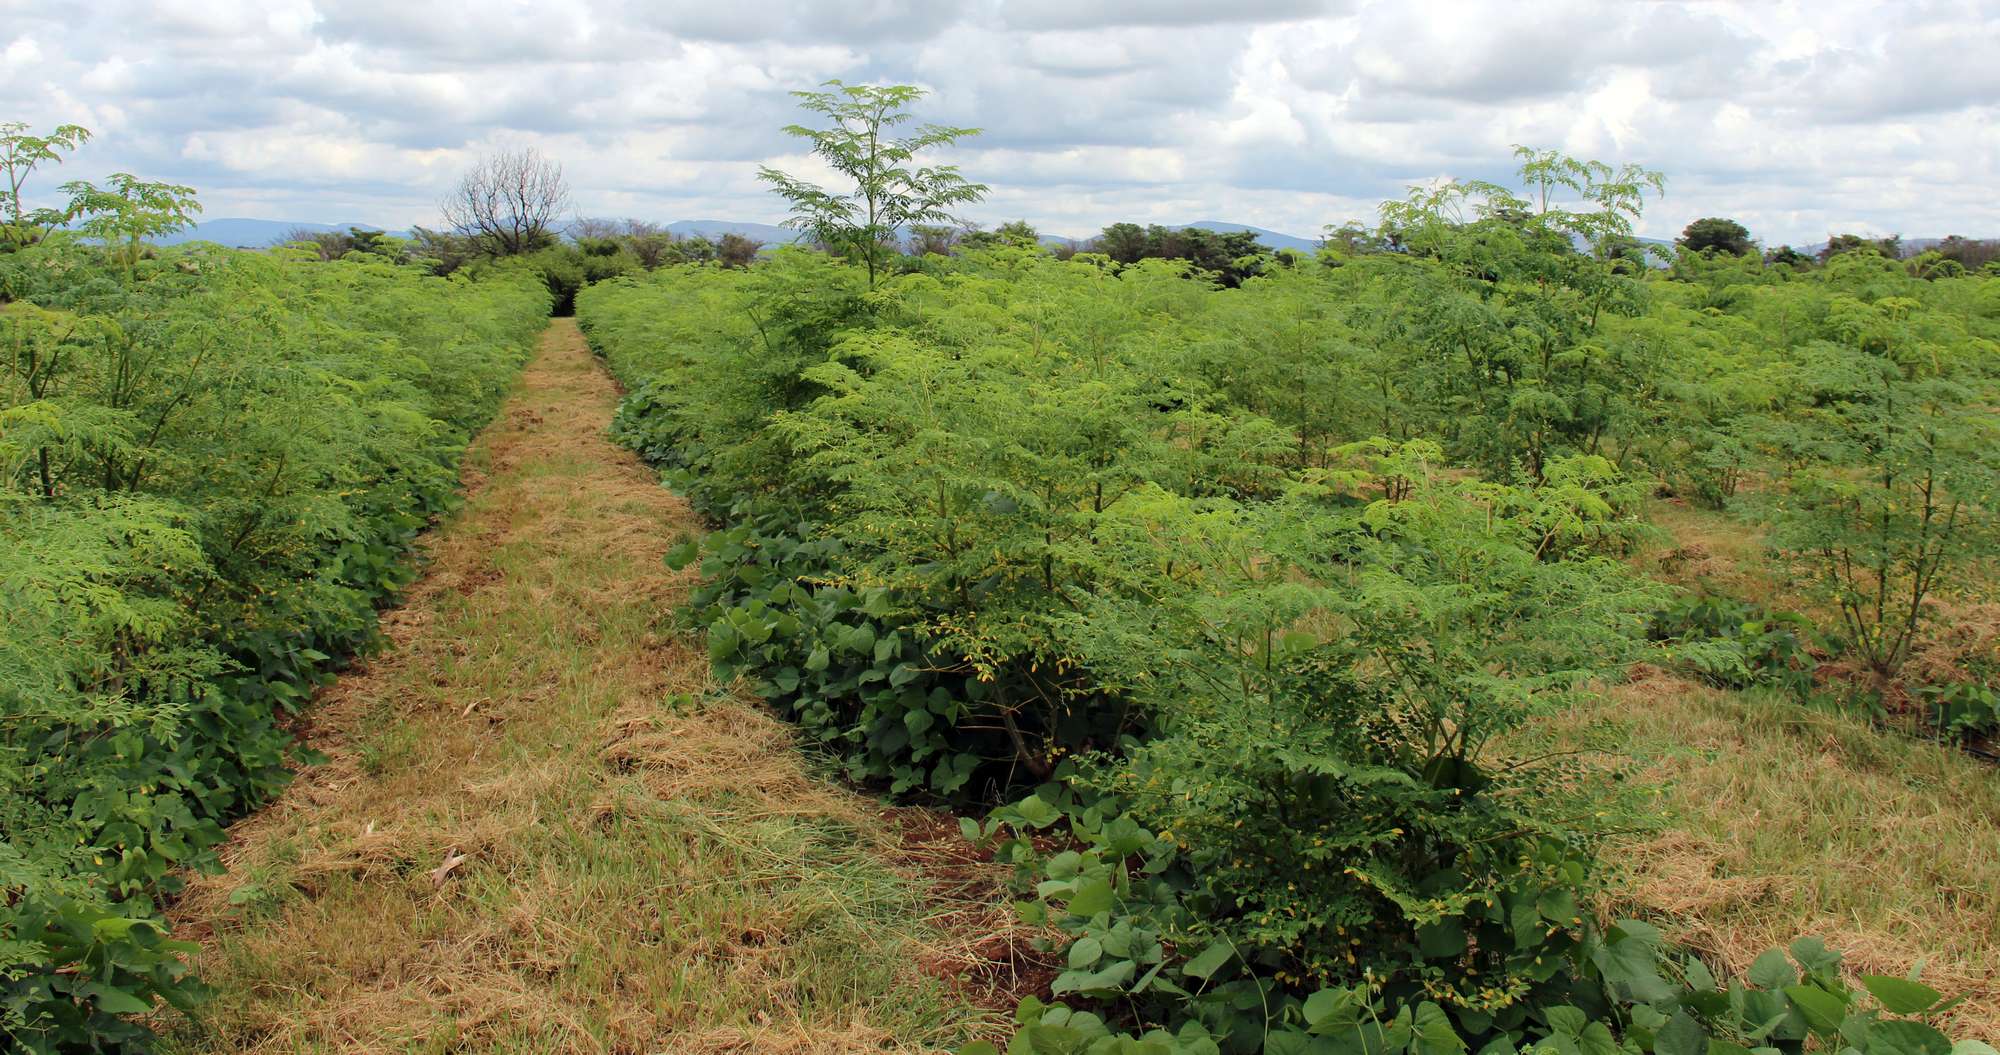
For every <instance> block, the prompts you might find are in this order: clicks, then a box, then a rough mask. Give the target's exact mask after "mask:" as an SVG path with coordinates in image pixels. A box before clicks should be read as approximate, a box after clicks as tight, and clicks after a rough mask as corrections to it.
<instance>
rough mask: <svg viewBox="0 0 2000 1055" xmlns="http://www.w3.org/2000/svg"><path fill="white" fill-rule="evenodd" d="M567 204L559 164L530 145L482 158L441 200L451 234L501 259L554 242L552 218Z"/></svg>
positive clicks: (553, 219) (566, 185) (566, 194)
mask: <svg viewBox="0 0 2000 1055" xmlns="http://www.w3.org/2000/svg"><path fill="white" fill-rule="evenodd" d="M568 206H569V183H568V182H567V181H565V180H564V179H563V171H562V165H560V164H558V163H557V162H555V161H554V160H552V159H550V158H546V157H543V156H542V152H541V151H539V150H536V149H535V148H534V147H518V148H507V149H503V150H499V151H496V152H495V153H492V154H488V155H486V156H485V157H483V158H480V159H479V163H478V164H477V165H474V166H473V167H472V170H471V171H469V172H467V173H466V174H465V176H464V177H463V178H461V179H460V180H459V181H458V189H457V190H455V191H453V192H452V194H451V196H450V197H448V198H446V199H445V200H444V203H443V210H444V220H445V223H447V224H449V225H450V226H451V229H452V230H453V231H456V232H457V233H459V234H461V235H464V236H466V237H468V238H474V239H477V240H479V241H480V242H483V243H485V244H486V246H487V247H488V248H489V249H491V250H492V251H493V252H494V253H495V254H497V255H499V256H513V255H515V254H517V253H528V252H533V251H534V250H536V249H540V248H542V247H543V246H546V245H548V244H549V243H550V242H552V241H554V240H555V230H554V224H555V220H556V217H558V216H561V215H562V214H563V210H564V209H566V208H567V207H568Z"/></svg>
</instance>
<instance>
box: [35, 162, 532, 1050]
mask: <svg viewBox="0 0 2000 1055" xmlns="http://www.w3.org/2000/svg"><path fill="white" fill-rule="evenodd" d="M121 187H122V191H117V192H113V193H114V194H117V195H118V196H120V198H121V200H123V201H126V202H127V204H129V205H130V208H129V209H124V208H122V207H121V208H118V209H114V208H104V209H99V208H97V207H96V206H91V207H90V209H89V210H88V211H93V212H95V213H97V214H98V215H101V216H104V217H108V218H109V219H107V220H106V221H105V222H106V224H107V225H108V226H106V227H105V228H104V230H103V232H101V233H102V234H103V235H104V237H105V242H106V246H105V248H103V249H97V248H93V247H91V246H87V245H80V244H76V243H73V242H66V243H64V244H44V245H41V246H37V247H32V248H27V249H24V250H22V251H20V252H17V253H13V254H9V255H7V256H4V257H0V294H3V295H0V536H4V537H5V538H6V539H7V542H8V544H7V545H6V546H4V547H0V598H4V602H5V607H6V610H7V612H8V621H7V627H6V630H5V632H4V633H0V832H3V833H4V835H5V838H4V839H0V845H4V846H5V847H6V849H5V850H4V851H0V887H4V889H5V891H6V896H5V898H4V908H0V1035H4V1036H6V1037H7V1038H8V1039H9V1041H10V1043H11V1045H12V1046H13V1047H14V1048H15V1049H17V1050H27V1051H70V1050H98V1048H99V1046H101V1045H107V1044H115V1043H125V1042H131V1043H137V1042H139V1041H141V1040H142V1038H143V1031H142V1030H141V1029H140V1027H138V1026H135V1025H133V1024H131V1023H130V1022H129V1021H126V1020H123V1019H121V1018H120V1017H118V1016H120V1015H124V1014H130V1013H134V1012H140V1011H144V1010H147V1009H148V1008H150V1006H151V1005H152V1002H153V1000H154V999H155V998H163V999H165V1000H168V1001H170V1002H173V1003H177V1004H182V1003H186V1002H188V1001H190V1000H192V999H194V998H196V997H197V996H198V995H199V992H200V990H199V986H198V984H196V983H195V982H193V981H192V980H191V979H189V978H187V977H186V976H185V968H184V967H183V966H182V965H181V963H180V962H179V958H178V956H177V953H178V952H179V951H181V950H182V949H183V948H184V947H183V946H181V945H178V944H176V943H173V942H171V941H168V940H167V939H166V937H165V933H164V928H163V926H162V924H161V923H160V921H159V917H158V913H157V901H158V899H159V898H160V897H162V896H166V895H171V894H172V893H173V891H174V890H175V889H176V887H177V885H178V883H179V882H180V879H179V876H180V875H181V874H182V873H183V872H184V871H185V870H187V869H206V868H214V867H216V857H215V847H216V845H217V844H218V843H220V842H221V840H222V828H221V825H222V824H223V823H224V822H226V821H228V820H229V819H231V818H233V817H234V816H236V815H238V814H240V813H241V812H243V811H244V810H245V809H247V808H249V807H251V806H254V805H256V804H257V803H259V802H261V801H263V800H265V799H267V798H269V797H270V795H271V794H272V793H274V792H275V791H276V790H278V789H279V788H280V787H282V786H283V785H284V783H285V781H286V779H287V777H288V764H289V762H290V761H291V756H292V753H293V747H292V738H291V736H290V735H289V734H288V733H287V732H286V730H285V727H284V723H285V720H286V719H287V717H288V716H289V715H291V714H292V713H293V712H295V711H296V710H297V708H298V707H299V706H300V705H301V704H302V703H303V702H304V701H305V699H306V697H307V696H308V695H309V694H310V692H311V691H312V689H313V687H314V686H315V685H317V684H319V683H320V682H322V681H323V680H324V679H325V678H326V677H328V671H329V670H330V669H331V666H332V665H333V664H334V663H335V662H336V661H337V660H338V659H340V658H341V657H346V656H349V655H352V654H354V653H357V652H360V651H364V650H365V649H367V648H368V647H370V646H371V645H372V644H373V643H374V641H375V635H376V630H375V608H376V606H377V605H378V604H380V603H381V602H383V601H384V600H385V599H387V598H390V597H393V596H394V594H395V593H396V592H397V591H398V590H399V589H401V588H402V587H403V586H405V585H407V584H408V583H409V581H410V577H411V571H410V568H409V565H408V561H407V559H406V551H407V548H408V546H409V544H410V542H411V540H412V539H413V538H414V536H415V534H416V532H417V531H418V530H419V529H420V528H421V527H422V526H423V525H424V524H425V523H426V522H427V521H428V519H429V518H430V517H432V516H433V515H435V514H437V513H438V512H439V511H441V510H443V509H445V508H447V507H448V505H449V503H450V502H451V499H452V493H453V489H454V487H455V483H456V474H455V471H454V468H455V463H456V459H457V457H458V455H459V453H460V452H461V451H462V450H463V449H464V446H465V443H466V441H467V439H468V437H469V435H470V433H471V430H472V429H473V428H474V427H476V426H477V425H479V424H480V423H482V422H483V421H484V420H485V418H486V417H487V416H488V415H490V414H491V413H492V411H493V408H494V407H495V406H496V405H497V404H498V401H499V398H500V396H501V393H502V390H503V389H504V388H505V386H506V385H507V383H508V380H509V378H510V377H511V375H512V373H513V371H514V370H515V369H516V368H517V367H518V365H519V364H520V362H521V361H522V359H523V358H524V356H525V353H526V349H527V347H528V346H529V343H530V341H531V339H532V337H533V335H534V333H535V332H536V330H537V329H538V327H539V324H540V320H541V318H542V317H543V316H544V315H545V314H546V311H547V307H548V301H547V298H546V295H545V294H544V293H543V290H542V288H541V286H540V284H539V283H536V282H534V281H532V280H531V279H528V278H525V277H523V276H519V275H515V276H506V277H495V278H493V279H491V280H488V281H483V282H480V283H469V282H466V281H463V280H446V279H440V278H432V277H429V276H427V275H425V274H424V273H422V272H421V271H419V270H417V269H414V268H408V267H402V266H397V265H394V264H392V263H390V262H388V261H387V260H385V259H382V258H379V257H376V258H368V257H363V256H360V255H357V257H358V258H356V259H350V260H346V261H342V262H337V263H320V262H318V261H312V260H308V259H306V258H305V256H304V254H300V253H296V252H294V251H282V252H277V253H273V254H255V253H241V252H232V251H220V250H215V249H213V248H190V249H186V250H175V251H169V252H163V253H154V252H152V251H151V250H150V249H147V248H146V247H144V246H143V243H142V242H140V241H139V239H141V238H143V237H145V236H146V235H147V234H150V233H155V231H156V230H157V227H156V226H148V225H154V224H155V221H154V220H153V219H147V217H148V216H154V217H169V214H174V213H176V212H177V211H184V210H185V209H186V208H187V206H188V203H187V202H185V201H184V200H182V198H181V197H180V191H179V189H177V188H169V189H167V190H165V191H160V192H159V193H163V194H166V198H165V199H163V200H162V201H161V202H158V203H155V202H154V201H153V197H154V194H155V192H154V191H153V190H149V189H147V188H145V187H142V186H139V185H136V184H131V185H123V184H121ZM123 192H130V193H129V194H125V193H123ZM163 222H164V221H163ZM114 236H116V237H114Z"/></svg>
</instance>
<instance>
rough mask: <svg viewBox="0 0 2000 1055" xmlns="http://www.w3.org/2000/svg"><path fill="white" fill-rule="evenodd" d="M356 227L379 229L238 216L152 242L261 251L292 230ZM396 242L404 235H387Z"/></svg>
mask: <svg viewBox="0 0 2000 1055" xmlns="http://www.w3.org/2000/svg"><path fill="white" fill-rule="evenodd" d="M350 227H359V228H362V229H364V230H369V231H380V230H382V229H383V228H381V227H379V226H377V225H375V224H372V223H304V222H301V221H295V220H252V219H246V218H244V217H239V216H229V217H222V218H219V219H214V220H203V221H202V222H200V223H198V224H195V225H194V226H193V227H190V228H188V229H187V230H185V231H178V232H175V233H174V234H168V235H161V236H160V237H158V238H155V239H153V242H154V244H155V245H180V244H182V243H184V242H214V243H215V244H217V245H226V246H230V247H232V248H237V249H261V248H263V247H264V246H267V245H270V244H272V243H274V242H276V241H277V240H278V239H280V238H283V237H284V236H286V235H288V234H291V233H292V232H293V231H296V230H306V231H345V230H347V229H348V228H350ZM388 233H390V234H392V235H395V236H396V237H398V238H408V237H409V236H410V232H408V231H390V232H388Z"/></svg>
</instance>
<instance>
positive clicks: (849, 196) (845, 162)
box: [757, 80, 986, 286]
mask: <svg viewBox="0 0 2000 1055" xmlns="http://www.w3.org/2000/svg"><path fill="white" fill-rule="evenodd" d="M822 87H824V88H827V89H829V90H827V91H798V92H793V93H792V95H793V96H795V97H796V98H797V99H798V100H799V105H800V106H802V107H804V108H805V109H806V110H808V111H810V112H812V113H815V114H819V115H821V116H822V117H824V118H826V119H827V122H828V125H829V127H826V128H807V127H806V126H804V125H787V126H786V127H785V131H786V132H787V133H789V134H791V135H794V136H798V137H799V138H801V139H804V140H806V141H808V142H809V143H811V144H812V153H813V154H814V155H816V156H818V157H819V158H820V159H821V160H823V161H825V162H826V163H827V164H828V165H830V166H832V167H833V169H834V171H836V172H838V173H840V174H841V175H842V176H844V177H846V178H847V179H849V180H852V181H853V183H854V186H853V189H851V190H827V189H825V188H823V187H820V186H819V185H818V184H815V183H811V182H808V181H806V180H804V179H801V178H799V177H797V176H793V175H790V174H788V173H784V172H780V171H778V170H777V169H774V168H771V167H769V166H764V167H763V168H761V169H760V170H759V172H758V174H757V178H759V179H761V180H763V181H764V182H766V183H769V184H770V185H771V188H772V189H773V190H775V191H776V192H777V193H778V195H779V196H780V197H782V198H784V199H785V200H786V201H789V202H791V203H792V216H791V219H789V220H787V221H785V226H787V227H791V228H794V229H796V230H799V231H803V232H805V234H806V235H808V236H809V237H810V238H812V240H814V241H816V242H818V243H820V244H821V245H824V246H826V247H827V248H828V249H830V250H832V251H834V252H836V253H839V254H841V255H842V256H845V257H846V258H847V259H849V260H854V261H858V262H860V263H861V264H862V265H863V266H865V267H866V268H867V269H868V284H869V285H870V286H873V285H874V284H875V280H876V278H877V277H878V276H879V275H880V273H881V272H882V270H883V267H884V265H885V264H887V263H888V261H889V260H890V259H891V258H892V257H893V256H894V255H895V254H896V252H897V244H898V242H899V241H900V237H901V231H902V229H903V228H905V227H908V226H911V225H914V224H931V223H955V222H956V221H955V220H954V218H953V217H952V215H951V208H952V207H953V206H956V205H964V204H968V203H971V202H976V201H978V200H979V199H980V198H982V197H984V196H985V194H986V185H985V184H983V183H973V182H971V181H969V180H967V179H966V178H965V177H964V176H963V175H960V174H959V171H958V168H957V166H954V165H919V164H917V155H918V154H919V153H921V152H923V151H926V150H929V149H931V148H933V147H942V146H950V145H951V144H952V143H955V142H957V141H958V140H960V139H963V138H965V137H966V136H970V135H977V134H978V132H979V129H976V128H950V127H946V126H943V125H923V126H920V127H919V128H917V130H916V133H915V134H914V135H910V136H905V137H902V138H892V137H891V136H890V134H889V133H890V132H891V131H892V130H893V129H894V128H895V126H897V125H900V124H903V123H905V122H907V121H908V120H910V117H911V114H910V112H909V107H910V104H912V103H914V102H916V101H917V100H918V99H921V98H923V97H924V94H925V93H924V90H923V89H922V88H917V87H913V86H911V85H907V84H892V85H886V86H876V85H868V84H843V83H842V82H840V81H837V80H834V81H827V82H826V84H825V85H823V86H822Z"/></svg>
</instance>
